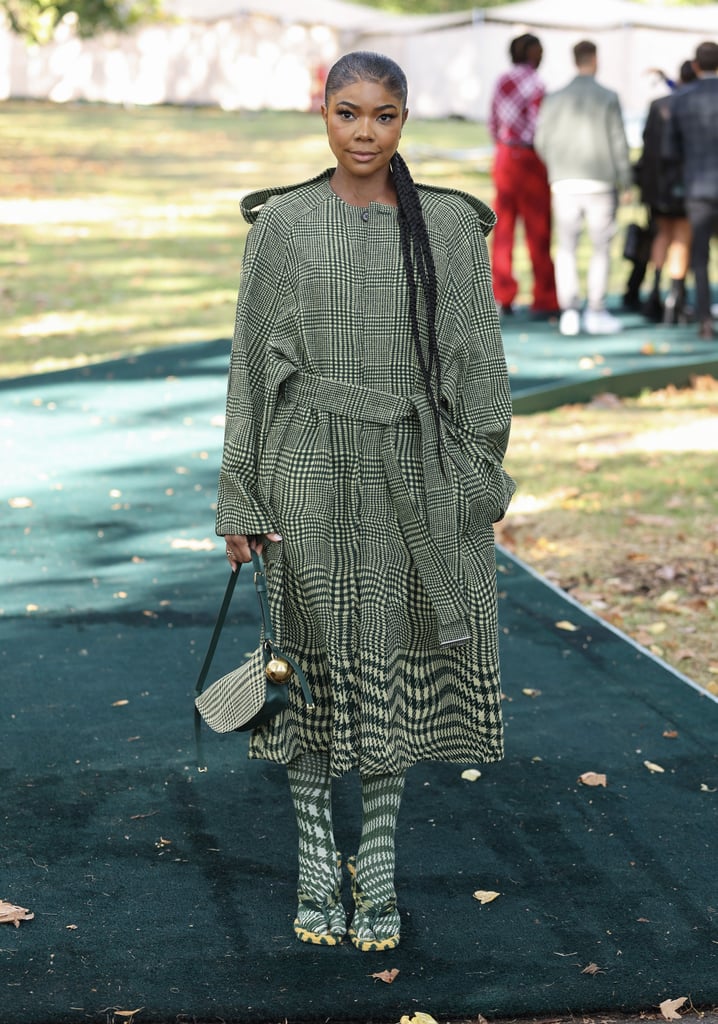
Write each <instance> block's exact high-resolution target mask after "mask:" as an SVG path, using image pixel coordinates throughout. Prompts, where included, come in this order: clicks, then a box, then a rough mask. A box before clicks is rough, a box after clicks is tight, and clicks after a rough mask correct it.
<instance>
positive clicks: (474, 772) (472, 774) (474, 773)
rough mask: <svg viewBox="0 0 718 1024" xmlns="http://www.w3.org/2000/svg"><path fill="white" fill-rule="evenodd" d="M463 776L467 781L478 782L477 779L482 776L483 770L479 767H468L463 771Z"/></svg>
mask: <svg viewBox="0 0 718 1024" xmlns="http://www.w3.org/2000/svg"><path fill="white" fill-rule="evenodd" d="M461 778H462V779H466V781H467V782H476V780H477V779H480V778H481V772H480V771H479V769H478V768H467V769H466V771H463V772H462V773H461Z"/></svg>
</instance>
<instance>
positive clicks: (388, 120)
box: [217, 52, 513, 950]
mask: <svg viewBox="0 0 718 1024" xmlns="http://www.w3.org/2000/svg"><path fill="white" fill-rule="evenodd" d="M406 98H407V86H406V79H405V77H404V74H403V72H402V70H401V69H400V68H399V67H398V66H397V65H396V64H395V63H394V62H393V61H391V60H389V59H388V58H386V57H383V56H380V55H377V54H372V53H363V52H359V53H350V54H347V55H346V56H344V57H342V58H341V59H340V60H339V61H338V62H337V63H336V64H335V65H334V67H333V68H332V69H331V71H330V72H329V75H328V77H327V82H326V92H325V103H324V105H323V106H322V116H323V118H324V121H325V124H326V129H327V136H328V141H329V146H330V148H331V150H332V153H333V154H334V156H335V158H336V161H337V163H336V167H335V168H333V169H330V170H327V171H325V172H324V173H323V174H320V175H319V176H318V177H316V178H314V179H312V180H311V181H308V182H304V183H303V184H300V185H294V186H289V187H285V188H277V189H270V190H268V191H266V192H258V193H254V194H253V195H250V196H247V197H246V198H245V199H244V201H243V203H242V209H243V213H244V215H245V217H246V218H247V219H248V220H249V221H250V222H252V223H253V225H254V226H253V227H252V230H251V231H250V233H249V237H248V239H247V246H246V250H245V256H244V262H243V275H242V280H241V285H240V292H239V300H238V306H237V320H236V329H235V335H234V343H233V350H232V359H231V367H230V374H229V384H228V398H227V421H226V434H225V446H224V456H223V464H222V470H221V475H220V485H219V499H218V511H217V532H218V533H219V534H221V535H223V536H224V537H225V540H226V549H227V557H228V558H229V560H230V562H231V564H232V568H233V569H236V567H237V566H238V565H239V563H241V562H247V561H249V559H250V557H251V556H250V547H255V548H257V549H259V548H263V549H264V556H265V561H266V565H267V579H268V587H269V591H270V594H269V597H270V603H271V606H272V612H273V621H274V626H275V631H276V633H277V634H278V638H279V639H281V641H282V643H283V646H284V648H285V649H286V650H287V651H289V653H291V654H292V655H293V656H294V657H295V658H297V659H298V660H299V662H300V663H301V665H302V667H303V669H304V671H305V673H306V675H307V678H308V679H309V681H310V685H311V688H312V691H313V696H314V700H315V708H314V709H313V710H310V709H307V708H306V707H305V706H304V704H303V702H302V699H301V691H300V690H299V689H298V688H297V689H294V688H293V689H291V691H290V707H289V710H288V711H287V712H285V713H283V714H282V715H280V716H279V717H278V718H276V719H274V720H273V721H272V722H270V723H269V724H268V725H266V726H264V727H262V728H259V729H257V730H255V732H254V733H253V735H252V739H251V745H250V756H251V757H259V758H267V759H269V760H273V761H278V762H280V763H284V764H286V765H287V768H288V774H289V784H290V789H291V793H292V798H293V801H294V806H295V810H296V815H297V823H298V828H299V886H298V896H299V906H298V910H297V916H296V920H295V923H294V929H295V932H296V934H297V936H298V938H299V939H301V940H302V941H304V942H314V943H320V944H326V945H335V944H336V943H337V942H339V941H341V939H342V937H343V936H344V935H345V934H346V931H347V919H346V913H345V910H344V907H343V905H342V902H341V878H342V868H341V863H340V860H339V858H338V854H337V852H336V845H335V841H334V834H333V828H332V812H331V780H332V778H333V777H337V776H340V775H342V774H343V773H344V772H348V771H350V770H352V769H358V771H359V773H360V776H361V787H362V808H363V825H362V835H361V841H360V845H359V849H358V851H357V855H356V858H355V859H354V858H352V859H351V860H350V862H349V864H348V868H349V872H350V874H351V878H352V894H353V899H354V913H353V918H352V921H351V930H350V931H349V935H350V938H351V940H352V942H353V943H354V945H355V946H357V948H359V949H362V950H376V949H391V948H393V947H394V946H396V945H397V943H398V941H399V929H400V919H399V913H398V910H397V906H396V894H395V890H394V831H395V825H396V817H397V813H398V810H399V803H400V800H401V795H402V790H403V786H404V774H405V772H406V769H407V768H408V767H409V766H410V765H412V764H414V763H415V762H417V761H420V760H445V761H456V762H463V763H466V762H475V761H492V760H496V759H498V758H500V757H501V756H502V734H501V712H500V692H499V667H498V658H497V635H496V634H497V629H496V592H495V562H494V545H493V531H492V527H491V523H492V521H494V520H497V519H500V518H501V516H502V515H503V514H504V512H505V509H506V507H507V505H508V502H509V499H510V496H511V493H512V489H513V485H512V483H511V481H510V479H509V478H508V477H507V476H506V474H505V473H504V471H503V469H502V468H501V460H502V457H503V454H504V451H505V447H506V443H507V440H508V433H509V424H510V414H511V402H510V395H509V387H508V381H507V374H506V366H505V361H504V356H503V351H502V346H501V337H500V333H499V327H498V321H497V314H496V307H495V303H494V300H493V296H492V292H491V277H490V270H489V265H488V259H487V254H486V242H485V235H486V233H487V232H488V231H489V230H490V229H491V227H492V226H493V223H494V216H493V214H492V213H491V211H490V210H489V209H488V208H487V207H486V206H484V205H483V203H481V202H479V201H478V200H476V199H473V198H472V197H470V196H468V195H464V194H463V193H459V192H455V191H452V190H448V189H439V188H429V187H426V186H418V187H416V186H415V185H414V183H413V181H412V179H411V177H410V175H409V172H408V170H407V168H406V164H405V163H404V161H403V159H402V158H401V157H400V156H399V154H398V152H397V147H398V144H399V139H400V137H401V132H402V127H403V125H404V123H405V121H406V118H407V114H408V111H407V107H406Z"/></svg>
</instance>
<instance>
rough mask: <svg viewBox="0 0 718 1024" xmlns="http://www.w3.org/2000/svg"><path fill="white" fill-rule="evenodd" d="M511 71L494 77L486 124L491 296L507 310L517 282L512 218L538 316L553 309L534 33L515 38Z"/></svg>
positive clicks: (548, 202)
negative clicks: (520, 231) (537, 145)
mask: <svg viewBox="0 0 718 1024" xmlns="http://www.w3.org/2000/svg"><path fill="white" fill-rule="evenodd" d="M509 53H510V55H511V60H512V61H513V67H512V68H511V70H510V71H507V72H506V73H505V74H503V75H502V76H501V77H500V78H499V80H498V81H497V83H496V86H495V88H494V94H493V97H492V99H491V112H490V116H489V130H490V132H491V136H492V138H493V140H494V142H495V144H496V150H495V154H494V165H493V178H494V185H495V187H496V194H495V198H494V209H495V211H496V216H497V218H498V220H497V224H496V227H495V228H494V232H493V253H492V275H493V285H494V296H495V298H496V301H497V302H498V303H499V305H500V306H501V308H502V310H503V311H504V312H505V313H509V312H511V310H512V306H513V302H514V299H515V298H516V292H517V291H518V282H517V280H516V278H515V277H514V273H513V248H514V232H515V228H516V220H517V218H521V220H522V221H523V224H524V233H525V236H526V244H527V246H528V250H529V256H530V257H531V265H532V267H533V275H534V289H533V303H532V306H531V311H532V313H534V314H535V315H536V316H538V317H543V316H546V317H547V316H550V315H553V314H556V315H557V313H558V299H557V297H556V283H555V281H554V272H553V262H552V260H551V192H550V189H549V184H548V179H547V176H546V168H545V167H544V165H543V163H542V162H541V160H540V159H539V157H538V155H537V154H536V152H535V151H534V147H533V141H534V131H535V129H536V118H537V115H538V109H539V106H540V105H541V100H542V99H543V97H544V92H545V89H544V85H543V83H542V82H541V79H540V78H539V77H538V75H537V73H536V69H537V68H538V66H539V64H540V63H541V57H542V56H543V49H542V47H541V43H540V42H539V40H538V39H537V38H536V36H534V35H530V34H529V33H526V34H525V35H522V36H519V37H518V38H517V39H514V40H513V41H512V43H511V46H510V49H509Z"/></svg>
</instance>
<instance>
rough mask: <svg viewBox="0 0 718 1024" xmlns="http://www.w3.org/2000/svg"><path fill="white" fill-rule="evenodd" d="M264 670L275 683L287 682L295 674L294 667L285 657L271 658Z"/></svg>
mask: <svg viewBox="0 0 718 1024" xmlns="http://www.w3.org/2000/svg"><path fill="white" fill-rule="evenodd" d="M264 671H265V672H266V674H267V678H268V679H271V680H272V682H273V683H286V682H287V680H288V679H290V678H291V677H292V675H294V669H293V668H292V666H291V665H290V664H289V662H288V661H285V660H284V658H270V659H269V661H268V662H267V667H266V668H265V670H264Z"/></svg>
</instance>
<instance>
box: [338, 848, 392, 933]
mask: <svg viewBox="0 0 718 1024" xmlns="http://www.w3.org/2000/svg"><path fill="white" fill-rule="evenodd" d="M347 870H348V872H349V875H350V877H351V880H352V896H353V897H354V919H353V921H352V925H351V927H350V929H349V931H348V935H349V938H350V940H351V942H352V945H353V946H355V947H356V948H357V949H358V950H360V951H361V952H362V953H382V952H384V951H385V950H388V949H396V947H397V946H398V945H399V939H400V934H399V932H396V934H395V935H389V936H387V938H385V939H377V938H373V939H364V938H359V935H358V934H357V927H356V924H357V922H358V921H361V928H360V930H361V931H362V932H364V931H366V929H369V930H370V931H372V932H374V930H375V925H376V924H377V922H378V921H380V920H381V919H382V918H383V917H389V915H394V914H395V913H396V899H390V900H387V901H386V903H383V904H382V905H381V906H379V907H376V906H374V904H373V903H372V901H371V900H370V899H368V898H367V896H366V895H365V893H364V892H363V890H362V889H361V887H360V885H359V882H358V880H357V873H356V857H350V858H349V860H348V861H347Z"/></svg>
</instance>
